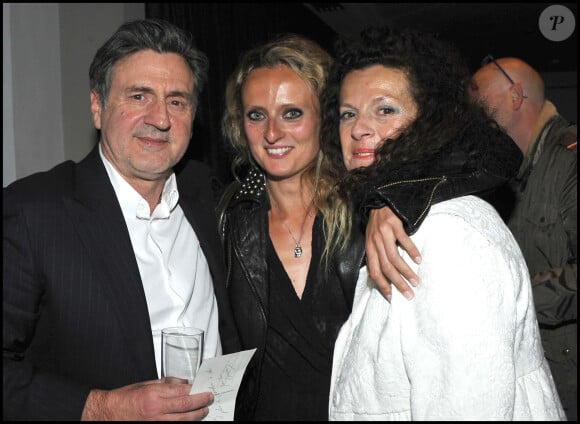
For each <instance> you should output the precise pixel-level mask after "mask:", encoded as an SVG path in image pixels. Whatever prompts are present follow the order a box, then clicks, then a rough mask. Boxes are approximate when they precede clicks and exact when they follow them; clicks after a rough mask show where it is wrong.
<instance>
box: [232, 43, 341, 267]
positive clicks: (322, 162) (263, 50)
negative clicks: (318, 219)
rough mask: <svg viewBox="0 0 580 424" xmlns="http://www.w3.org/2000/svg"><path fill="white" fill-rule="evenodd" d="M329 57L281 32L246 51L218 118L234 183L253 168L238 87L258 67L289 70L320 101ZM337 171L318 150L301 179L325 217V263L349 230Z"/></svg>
mask: <svg viewBox="0 0 580 424" xmlns="http://www.w3.org/2000/svg"><path fill="white" fill-rule="evenodd" d="M332 62H333V60H332V57H331V56H330V55H329V54H328V53H327V52H326V51H325V50H324V49H323V48H322V47H320V46H319V45H318V44H317V43H315V42H314V41H312V40H309V39H308V38H305V37H303V36H300V35H296V34H285V35H283V36H280V37H278V38H276V39H274V40H272V41H270V42H268V43H266V44H263V45H261V46H258V47H256V48H253V49H251V50H249V51H247V52H246V53H244V54H243V55H242V57H241V59H240V62H239V64H238V66H237V67H236V69H235V70H234V72H233V73H232V74H231V75H230V77H229V79H228V81H227V84H226V94H225V104H226V110H225V112H224V115H223V117H222V127H221V128H222V134H223V136H224V138H225V139H226V140H227V141H228V142H229V143H230V145H231V146H232V147H233V149H234V151H235V157H234V159H233V162H232V173H233V175H234V176H235V178H236V179H238V180H240V177H239V176H238V171H239V169H241V168H243V167H245V166H247V165H251V166H254V167H257V165H256V163H255V161H254V160H253V158H252V156H251V153H250V149H249V147H248V140H247V138H246V135H245V133H244V110H243V104H242V88H243V85H244V83H245V82H246V80H247V78H248V76H249V75H250V73H251V72H252V71H253V70H255V69H258V68H274V67H276V66H280V65H283V66H287V67H289V68H290V69H292V70H293V71H294V72H296V74H297V75H298V76H299V77H300V78H302V79H303V80H304V81H305V82H306V84H307V85H308V87H309V88H310V90H311V91H312V94H313V95H315V96H316V98H317V99H318V101H319V102H318V103H319V104H318V108H319V109H318V112H319V113H320V98H321V96H322V93H323V91H324V89H325V87H326V81H327V78H328V72H329V70H330V67H331V65H332ZM339 172H340V171H338V170H336V169H335V168H334V167H333V165H332V163H331V161H329V160H328V158H326V156H325V155H324V154H323V152H322V151H319V152H318V155H317V156H316V158H315V159H314V160H313V161H312V162H311V164H310V165H309V167H308V169H307V171H306V172H305V173H304V174H303V178H305V179H306V180H307V181H303V183H307V184H310V185H311V186H312V189H313V190H314V198H313V203H314V205H315V206H316V207H317V208H318V209H319V210H320V211H321V212H322V214H323V216H324V230H325V235H326V243H325V246H324V251H323V258H324V259H325V261H327V259H328V257H329V256H330V255H331V254H332V252H333V251H334V249H335V248H337V249H339V250H344V248H345V247H346V244H347V243H348V238H349V235H350V230H351V218H350V217H351V210H350V207H349V205H348V204H347V203H346V202H345V201H344V200H342V198H341V196H338V195H337V193H336V187H337V183H338V181H339V178H340V174H339Z"/></svg>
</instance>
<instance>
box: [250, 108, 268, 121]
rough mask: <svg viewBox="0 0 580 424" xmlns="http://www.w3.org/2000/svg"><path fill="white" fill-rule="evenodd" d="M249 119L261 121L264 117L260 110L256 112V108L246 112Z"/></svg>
mask: <svg viewBox="0 0 580 424" xmlns="http://www.w3.org/2000/svg"><path fill="white" fill-rule="evenodd" d="M246 116H247V117H248V119H249V120H250V121H261V120H263V119H264V114H263V113H262V112H258V111H257V110H250V111H248V113H247V114H246Z"/></svg>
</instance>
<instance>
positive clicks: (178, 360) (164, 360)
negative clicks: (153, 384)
mask: <svg viewBox="0 0 580 424" xmlns="http://www.w3.org/2000/svg"><path fill="white" fill-rule="evenodd" d="M203 338H204V332H203V330H201V329H199V328H194V327H169V328H164V329H163V330H161V377H171V378H177V379H180V380H184V382H185V380H186V381H187V383H188V384H192V383H193V379H194V378H195V374H196V373H197V370H198V369H199V366H200V365H201V358H202V356H203Z"/></svg>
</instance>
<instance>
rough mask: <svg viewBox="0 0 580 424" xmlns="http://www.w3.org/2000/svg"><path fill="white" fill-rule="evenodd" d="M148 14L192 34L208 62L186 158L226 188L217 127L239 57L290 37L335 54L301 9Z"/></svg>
mask: <svg viewBox="0 0 580 424" xmlns="http://www.w3.org/2000/svg"><path fill="white" fill-rule="evenodd" d="M145 14H146V16H147V17H150V18H162V19H166V20H169V21H171V22H173V23H175V24H176V25H178V26H180V27H181V28H183V29H186V30H187V31H189V32H191V33H192V34H193V36H194V38H195V41H196V43H197V46H198V47H199V48H200V49H201V50H202V51H203V52H205V53H206V54H207V55H208V57H209V61H210V72H209V74H210V78H209V84H208V86H207V87H206V89H205V90H204V92H203V93H202V98H201V103H200V108H199V110H198V114H197V116H196V119H195V124H194V135H193V140H192V143H191V144H190V146H189V149H188V152H187V155H188V156H189V157H191V158H195V159H199V160H202V161H204V162H206V163H208V164H211V165H212V167H213V169H214V171H215V172H216V174H217V176H218V178H219V179H220V180H221V181H222V182H223V183H227V182H229V181H231V179H232V175H231V171H230V161H231V150H230V149H229V147H228V146H227V145H226V143H225V141H224V140H223V139H222V137H221V133H220V128H219V125H220V120H221V116H222V113H223V111H224V108H225V104H224V92H225V84H226V80H227V78H228V76H229V75H230V74H231V72H233V70H234V68H235V66H236V64H237V62H238V59H239V57H240V54H241V53H242V52H244V51H245V50H247V49H249V48H251V47H254V46H257V45H258V44H261V43H264V42H266V41H268V40H270V39H271V38H272V37H274V36H276V35H279V34H282V33H287V32H293V33H297V34H302V35H305V36H307V37H309V38H311V39H313V40H316V41H317V42H318V43H319V44H320V45H321V46H322V47H324V48H326V49H327V50H328V51H331V49H332V43H333V41H334V38H335V36H336V33H335V32H334V31H333V30H332V29H331V28H330V27H329V26H328V25H327V24H325V23H324V22H323V21H322V20H321V19H320V18H319V17H318V16H316V15H315V14H314V13H313V12H312V11H311V10H309V9H308V8H307V7H305V6H304V4H303V3H291V2H290V3H288V2H287V3H146V4H145Z"/></svg>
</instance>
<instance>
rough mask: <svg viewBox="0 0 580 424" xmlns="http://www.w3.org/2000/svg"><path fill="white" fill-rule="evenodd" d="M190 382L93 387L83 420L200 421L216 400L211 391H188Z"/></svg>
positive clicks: (149, 382)
mask: <svg viewBox="0 0 580 424" xmlns="http://www.w3.org/2000/svg"><path fill="white" fill-rule="evenodd" d="M190 390H191V385H190V384H171V383H169V382H167V381H166V380H165V379H161V380H151V381H145V382H143V383H136V384H131V385H129V386H125V387H121V388H119V389H115V390H109V391H105V390H91V392H90V393H89V396H88V397H87V401H86V403H85V408H84V410H83V414H82V416H81V420H82V421H97V420H98V421H104V420H107V421H109V420H111V421H144V420H155V421H168V420H171V421H199V420H201V419H203V418H204V417H205V416H206V415H207V414H208V413H209V409H208V405H210V404H211V403H212V402H213V394H212V393H209V392H205V393H196V394H193V395H190V394H189V391H190Z"/></svg>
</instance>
